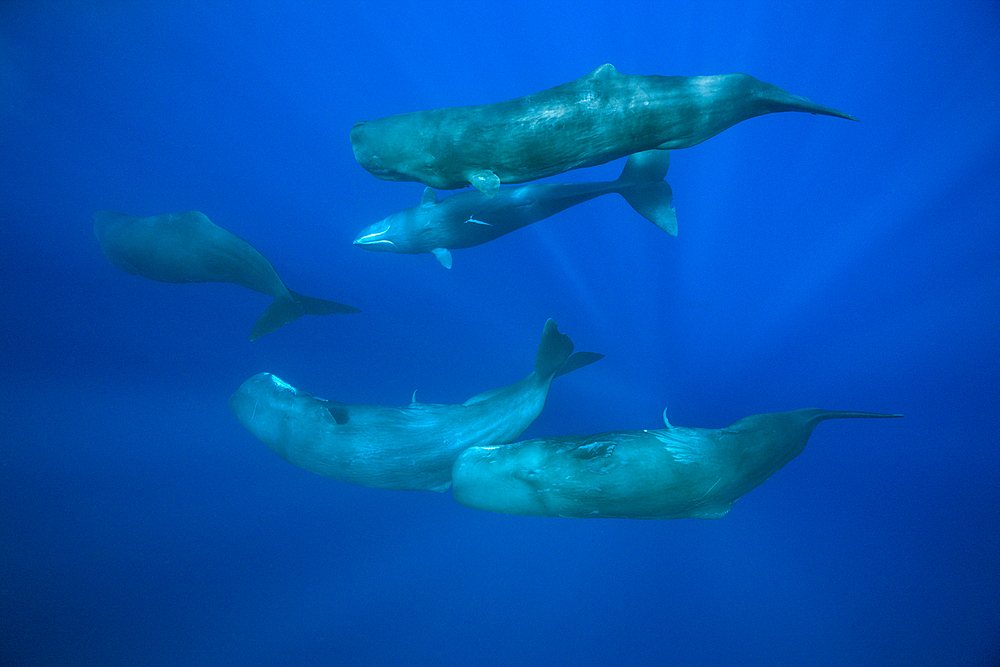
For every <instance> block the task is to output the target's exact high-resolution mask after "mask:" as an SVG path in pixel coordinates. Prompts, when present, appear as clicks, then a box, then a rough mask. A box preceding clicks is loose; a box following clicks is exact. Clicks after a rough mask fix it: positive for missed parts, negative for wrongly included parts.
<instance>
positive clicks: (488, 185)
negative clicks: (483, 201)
mask: <svg viewBox="0 0 1000 667" xmlns="http://www.w3.org/2000/svg"><path fill="white" fill-rule="evenodd" d="M469 183H471V184H472V187H474V188H475V189H477V190H479V191H480V192H482V193H483V194H484V195H486V196H487V197H492V196H493V195H495V194H496V193H497V192H499V190H500V177H499V176H497V175H496V174H494V173H493V172H492V171H490V170H489V169H482V170H480V171H476V172H473V173H472V174H469Z"/></svg>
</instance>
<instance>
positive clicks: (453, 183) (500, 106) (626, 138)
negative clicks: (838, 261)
mask: <svg viewBox="0 0 1000 667" xmlns="http://www.w3.org/2000/svg"><path fill="white" fill-rule="evenodd" d="M779 111H803V112H808V113H813V114H820V115H825V116H835V117H837V118H846V119H848V120H857V119H856V118H854V117H853V116H851V115H849V114H846V113H844V112H842V111H837V110H836V109H831V108H829V107H824V106H820V105H818V104H814V103H813V102H810V101H809V100H807V99H806V98H804V97H799V96H798V95H792V94H791V93H789V92H787V91H785V90H783V89H782V88H779V87H777V86H775V85H772V84H770V83H765V82H763V81H758V80H757V79H755V78H753V77H752V76H750V75H748V74H720V75H717V76H694V77H683V76H643V75H627V74H621V73H619V72H618V70H616V69H615V68H614V66H613V65H610V64H607V65H601V66H600V67H598V68H597V69H596V70H594V71H593V72H591V73H590V74H588V75H587V76H585V77H582V78H580V79H577V80H575V81H571V82H569V83H564V84H562V85H559V86H555V87H554V88H549V89H548V90H543V91H541V92H538V93H533V94H531V95H526V96H524V97H518V98H516V99H513V100H507V101H505V102H496V103H493V104H485V105H481V106H472V107H449V108H445V109H433V110H429V111H415V112H411V113H404V114H398V115H395V116H387V117H385V118H379V119H376V120H368V121H359V122H357V123H355V124H354V127H353V128H352V129H351V145H352V146H353V148H354V157H355V159H356V160H357V161H358V164H360V165H361V166H362V167H364V168H365V169H367V170H368V171H369V172H371V173H372V174H373V175H374V176H376V177H378V178H381V179H384V180H389V181H418V182H420V183H423V184H424V185H427V186H430V187H432V188H438V189H443V190H454V189H456V188H461V187H464V186H466V185H469V184H471V185H473V186H474V187H475V188H476V189H477V190H479V191H480V192H482V193H483V194H485V195H488V196H492V195H495V194H496V193H497V189H498V188H499V186H500V184H501V183H504V184H511V183H525V182H527V181H533V180H536V179H539V178H545V177H546V176H554V175H555V174H561V173H562V172H564V171H569V170H571V169H579V168H581V167H592V166H594V165H598V164H603V163H605V162H608V161H610V160H614V159H617V158H620V157H624V156H626V155H631V154H633V153H639V152H641V151H648V150H652V149H670V148H688V147H690V146H694V145H695V144H699V143H701V142H702V141H705V140H706V139H709V138H710V137H713V136H715V135H716V134H718V133H719V132H722V131H723V130H725V129H727V128H730V127H732V126H733V125H735V124H736V123H739V122H741V121H744V120H747V119H748V118H753V117H754V116H760V115H763V114H768V113H776V112H779Z"/></svg>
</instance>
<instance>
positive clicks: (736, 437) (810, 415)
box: [452, 408, 902, 519]
mask: <svg viewBox="0 0 1000 667" xmlns="http://www.w3.org/2000/svg"><path fill="white" fill-rule="evenodd" d="M900 416H902V415H890V414H879V413H873V412H831V411H829V410H818V409H814V408H809V409H804V410H795V411H792V412H776V413H771V414H762V415H754V416H752V417H746V418H744V419H741V420H739V421H738V422H736V423H735V424H732V425H731V426H728V427H726V428H724V429H718V430H716V429H705V428H685V427H680V426H671V424H670V422H669V421H667V417H666V411H664V415H663V421H664V424H665V425H666V428H663V429H660V430H655V431H612V432H608V433H599V434H597V435H585V436H569V437H562V438H542V439H538V440H526V441H524V442H518V443H514V444H512V445H505V446H498V447H471V448H469V449H467V450H466V451H464V452H463V453H462V455H461V456H459V457H458V459H457V460H456V461H455V468H454V471H453V472H452V478H453V480H454V486H455V488H454V495H455V500H457V501H458V502H460V503H461V504H463V505H466V506H468V507H472V508H475V509H481V510H489V511H491V512H502V513H505V514H526V515H531V516H561V517H578V518H632V519H681V518H694V519H715V518H718V517H721V516H723V515H725V514H726V513H727V512H728V511H729V509H730V507H732V505H733V502H734V501H735V500H736V499H737V498H739V497H740V496H742V495H744V494H746V493H747V492H748V491H750V490H751V489H753V488H755V487H756V486H758V485H760V484H761V483H763V482H764V481H765V480H766V479H767V478H768V477H770V476H771V475H773V474H774V473H775V472H777V471H778V470H780V469H781V468H782V467H783V466H784V465H785V464H786V463H788V462H789V461H791V460H792V459H793V458H795V457H796V456H798V455H799V453H801V452H802V450H803V449H804V448H805V446H806V441H807V440H808V439H809V436H810V435H811V434H812V431H813V429H814V428H815V427H816V425H817V424H819V423H820V422H821V421H823V420H824V419H852V418H870V417H871V418H882V417H900Z"/></svg>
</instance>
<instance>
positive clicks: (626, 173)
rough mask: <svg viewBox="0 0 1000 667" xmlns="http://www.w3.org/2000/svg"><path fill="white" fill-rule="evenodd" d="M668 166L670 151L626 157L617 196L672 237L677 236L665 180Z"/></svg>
mask: <svg viewBox="0 0 1000 667" xmlns="http://www.w3.org/2000/svg"><path fill="white" fill-rule="evenodd" d="M669 167H670V151H668V150H659V149H654V150H650V151H643V152H641V153H634V154H633V155H631V156H629V159H628V161H627V162H626V163H625V168H624V169H622V175H621V176H619V177H618V182H619V183H621V184H622V188H621V190H619V194H621V196H622V197H624V198H625V201H627V202H628V203H629V206H631V207H632V208H633V209H635V212H636V213H638V214H639V215H641V216H642V217H644V218H646V219H647V220H649V221H650V222H652V223H653V224H654V225H656V226H657V227H659V228H660V229H662V230H663V231H665V232H666V233H667V234H670V235H671V236H677V212H676V211H675V210H674V207H673V201H674V193H673V190H671V189H670V184H669V183H667V182H666V181H664V180H663V179H664V177H666V175H667V169H668V168H669Z"/></svg>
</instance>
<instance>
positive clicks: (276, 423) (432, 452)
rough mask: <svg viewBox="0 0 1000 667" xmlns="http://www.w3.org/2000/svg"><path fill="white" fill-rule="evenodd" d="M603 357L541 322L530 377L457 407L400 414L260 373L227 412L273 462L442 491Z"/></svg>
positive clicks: (416, 407)
mask: <svg viewBox="0 0 1000 667" xmlns="http://www.w3.org/2000/svg"><path fill="white" fill-rule="evenodd" d="M603 356H604V355H602V354H595V353H593V352H577V353H576V354H573V343H572V341H570V339H569V336H566V335H565V334H561V333H559V331H558V329H557V327H556V324H555V322H553V321H552V320H548V321H547V322H546V323H545V328H544V330H543V333H542V340H541V342H540V343H539V345H538V351H537V352H536V354H535V370H534V371H533V372H532V373H531V374H530V375H528V376H527V377H525V378H524V379H523V380H521V381H519V382H516V383H514V384H512V385H510V386H507V387H503V388H500V389H493V390H491V391H486V392H483V393H482V394H478V395H476V396H473V397H472V398H470V399H469V400H467V401H466V402H465V403H462V404H461V405H428V404H425V403H417V402H416V396H415V395H414V402H413V403H411V404H410V405H408V406H407V407H405V408H397V407H386V406H381V405H349V404H347V403H337V402H336V401H328V400H326V399H322V398H317V397H315V396H313V395H311V394H307V393H306V392H304V391H301V390H298V389H296V388H295V387H293V386H291V385H290V384H288V383H287V382H284V381H283V380H281V379H279V378H277V377H276V376H274V375H272V374H270V373H259V374H257V375H255V376H253V377H252V378H250V379H249V380H247V381H246V382H244V383H243V384H242V386H240V388H239V389H238V390H237V391H236V393H234V394H233V396H232V398H230V399H229V407H230V409H232V411H233V414H234V415H236V418H237V419H238V420H239V422H240V423H241V424H243V425H244V426H245V427H246V428H247V429H248V430H249V431H250V432H251V433H252V434H253V435H255V436H256V437H257V438H258V439H260V440H261V441H262V442H263V443H264V444H266V445H267V446H268V447H270V448H271V449H272V450H274V452H275V453H277V454H278V455H279V456H281V458H283V459H285V460H286V461H288V462H289V463H292V464H294V465H297V466H299V467H301V468H305V469H306V470H309V471H310V472H314V473H316V474H319V475H323V476H325V477H331V478H333V479H337V480H341V481H344V482H352V483H354V484H362V485H364V486H372V487H376V488H380V489H398V490H411V491H416V490H427V491H445V490H446V489H447V488H448V487H449V486H450V485H451V469H452V465H453V464H454V463H455V459H456V458H457V457H458V455H459V454H460V453H461V452H462V451H463V450H465V449H467V448H468V447H472V446H475V445H499V444H504V443H508V442H512V441H514V440H515V439H516V438H517V436H519V435H520V434H521V433H522V432H524V429H526V428H528V426H529V425H530V424H531V422H533V421H535V418H536V417H538V415H539V414H540V413H541V411H542V408H543V407H544V405H545V398H546V396H547V395H548V391H549V384H550V383H551V382H552V378H554V377H556V376H559V375H562V374H564V373H568V372H570V371H573V370H576V369H577V368H581V367H583V366H586V365H587V364H590V363H593V362H595V361H597V360H598V359H600V358H602V357H603Z"/></svg>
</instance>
